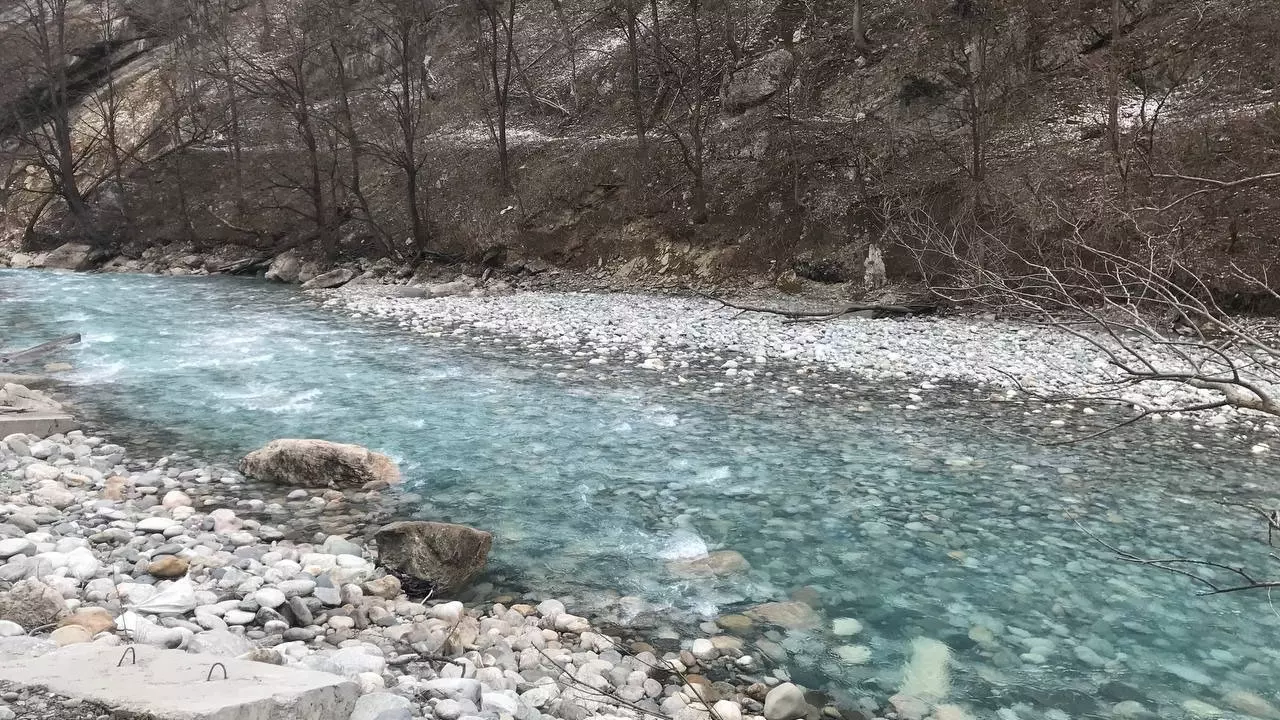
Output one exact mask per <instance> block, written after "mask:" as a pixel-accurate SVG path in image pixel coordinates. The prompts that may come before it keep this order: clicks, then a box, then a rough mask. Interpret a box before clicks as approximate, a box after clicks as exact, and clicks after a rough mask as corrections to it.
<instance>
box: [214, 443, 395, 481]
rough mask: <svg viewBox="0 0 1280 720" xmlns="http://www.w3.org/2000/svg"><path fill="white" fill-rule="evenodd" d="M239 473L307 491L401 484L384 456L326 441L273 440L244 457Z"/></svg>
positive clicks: (390, 461)
mask: <svg viewBox="0 0 1280 720" xmlns="http://www.w3.org/2000/svg"><path fill="white" fill-rule="evenodd" d="M240 472H242V473H244V474H245V475H247V476H249V477H252V478H257V479H259V480H265V481H267V482H273V483H276V484H279V485H292V486H295V487H309V488H321V487H328V488H337V489H342V488H359V487H361V486H363V485H364V484H365V483H370V482H375V481H381V482H385V483H388V484H390V483H396V482H399V481H400V470H399V468H397V467H396V464H395V462H393V461H392V460H391V458H389V457H387V456H386V455H383V454H382V453H376V452H373V451H372V450H369V449H368V448H364V447H360V446H359V445H349V444H346V443H335V442H329V441H328V440H298V439H281V440H272V441H271V442H269V443H267V444H266V445H264V446H263V447H261V448H258V449H257V450H254V451H253V452H251V453H249V454H248V455H245V456H244V459H243V460H241V461H240Z"/></svg>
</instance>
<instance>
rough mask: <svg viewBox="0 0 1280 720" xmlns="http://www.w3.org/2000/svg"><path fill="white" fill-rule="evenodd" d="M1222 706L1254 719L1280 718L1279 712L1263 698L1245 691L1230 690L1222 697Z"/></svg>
mask: <svg viewBox="0 0 1280 720" xmlns="http://www.w3.org/2000/svg"><path fill="white" fill-rule="evenodd" d="M1222 704H1224V705H1226V706H1227V707H1229V708H1232V709H1234V710H1239V711H1240V712H1242V713H1244V714H1246V715H1252V716H1253V717H1256V718H1271V719H1273V720H1274V719H1275V718H1280V712H1277V711H1276V708H1275V706H1273V705H1272V704H1271V703H1269V702H1267V700H1266V699H1265V698H1263V697H1262V696H1260V695H1257V694H1255V693H1251V692H1248V691H1246V690H1232V691H1230V692H1227V693H1226V694H1224V695H1223V696H1222Z"/></svg>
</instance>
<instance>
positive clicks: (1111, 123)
mask: <svg viewBox="0 0 1280 720" xmlns="http://www.w3.org/2000/svg"><path fill="white" fill-rule="evenodd" d="M1122 7H1123V5H1122V4H1121V0H1111V50H1110V60H1111V62H1110V67H1109V68H1108V69H1107V147H1108V150H1110V151H1111V160H1112V162H1113V163H1115V167H1116V170H1117V171H1121V169H1122V168H1121V160H1120V30H1121V27H1120V12H1121V8H1122Z"/></svg>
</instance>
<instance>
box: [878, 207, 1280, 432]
mask: <svg viewBox="0 0 1280 720" xmlns="http://www.w3.org/2000/svg"><path fill="white" fill-rule="evenodd" d="M1042 202H1043V204H1044V206H1045V207H1048V208H1050V209H1051V210H1050V211H1049V216H1048V217H1046V218H1044V221H1045V222H1046V224H1047V225H1049V224H1050V223H1051V225H1050V227H1051V229H1050V230H1049V231H1047V232H1045V233H1043V234H1042V235H1040V236H1038V237H1034V236H1033V237H1029V238H1027V237H1024V239H1022V240H1020V241H1019V242H1014V241H1012V240H1011V239H1010V238H1011V237H1015V236H1018V235H1019V233H1018V232H1017V230H1016V228H1017V227H1018V226H1017V224H1016V223H1015V221H1014V218H1015V214H1014V212H1013V211H1012V210H1010V209H1009V208H1008V207H1006V209H1005V212H1004V213H1003V214H1002V219H1003V222H1001V223H997V226H996V228H995V229H994V230H993V229H991V228H988V227H985V226H963V227H962V226H956V227H951V228H944V227H942V226H940V225H939V224H937V223H936V222H934V221H932V220H931V219H929V217H928V214H927V213H925V212H923V211H921V210H920V209H919V208H918V207H917V208H914V209H904V208H899V209H898V210H897V211H896V213H895V216H894V221H893V223H892V227H893V232H894V233H895V235H896V236H897V240H898V241H899V242H900V243H901V244H902V245H903V246H905V247H907V248H909V249H911V250H912V251H913V252H915V254H916V258H917V261H918V262H919V265H920V267H921V269H922V272H923V273H924V275H925V278H926V281H927V282H928V283H929V286H930V288H931V289H932V290H933V292H934V293H936V294H937V295H939V296H941V297H943V298H945V299H946V300H949V301H952V302H956V303H964V304H969V305H979V306H986V307H994V308H999V309H1002V310H1004V311H1008V312H1016V313H1018V314H1020V315H1021V316H1023V317H1025V318H1028V319H1031V320H1033V321H1035V322H1038V323H1040V324H1042V325H1044V326H1047V327H1051V328H1055V329H1057V330H1060V331H1062V332H1063V333H1065V334H1067V335H1069V336H1071V337H1074V338H1076V339H1077V340H1080V341H1082V342H1083V343H1084V344H1086V345H1087V346H1090V347H1092V348H1093V349H1094V350H1096V351H1097V352H1098V354H1099V357H1100V358H1101V359H1102V360H1103V361H1104V365H1105V368H1106V372H1104V373H1101V374H1100V375H1098V376H1082V377H1080V378H1079V386H1080V387H1085V388H1088V389H1087V390H1083V391H1071V392H1067V393H1046V392H1043V391H1040V390H1036V389H1033V388H1025V387H1023V386H1022V385H1021V383H1018V386H1019V388H1021V389H1023V390H1025V391H1027V392H1029V393H1030V394H1032V395H1035V396H1036V397H1039V398H1041V399H1044V400H1048V401H1064V400H1085V401H1093V402H1099V403H1112V404H1118V405H1122V406H1129V407H1133V408H1134V409H1135V410H1136V411H1137V412H1136V413H1135V414H1134V415H1132V416H1130V417H1129V418H1128V419H1126V420H1124V421H1122V422H1120V423H1118V424H1114V425H1109V426H1107V427H1103V428H1102V429H1099V430H1097V431H1094V432H1090V433H1089V434H1087V435H1085V436H1082V437H1073V438H1069V439H1068V440H1067V442H1073V441H1078V440H1081V439H1087V438H1092V437H1096V436H1098V435H1102V434H1105V433H1107V432H1110V431H1111V430H1114V429H1116V428H1118V427H1122V426H1125V425H1129V424H1131V423H1134V422H1136V421H1138V420H1141V419H1143V418H1146V417H1150V416H1152V415H1158V414H1167V413H1182V412H1194V411H1201V410H1213V409H1218V408H1225V407H1233V408H1237V409H1242V410H1250V411H1256V412H1261V413H1265V414H1268V415H1280V333H1278V332H1277V331H1276V328H1274V327H1269V326H1268V325H1267V324H1266V323H1258V322H1255V321H1252V320H1250V319H1248V318H1244V317H1240V316H1237V315H1234V314H1232V313H1230V312H1228V311H1226V310H1225V309H1224V308H1223V307H1222V306H1221V304H1220V303H1219V301H1218V299H1217V298H1218V294H1217V293H1216V292H1215V290H1214V287H1213V285H1211V283H1210V282H1209V280H1208V279H1207V278H1206V277H1205V276H1204V275H1203V274H1202V273H1201V272H1199V271H1198V270H1197V268H1195V267H1193V266H1192V265H1191V264H1189V263H1188V262H1187V260H1186V259H1185V258H1184V257H1182V256H1180V254H1179V253H1178V251H1177V249H1176V246H1175V245H1174V244H1173V242H1172V241H1171V238H1170V237H1169V236H1161V235H1156V234H1152V233H1151V232H1150V231H1149V230H1148V229H1147V228H1146V227H1145V226H1144V224H1143V223H1142V221H1141V219H1140V218H1138V217H1136V216H1134V215H1133V214H1131V213H1125V212H1121V211H1117V210H1116V209H1114V208H1104V210H1105V211H1106V212H1105V214H1094V215H1091V216H1085V217H1078V216H1075V215H1072V214H1070V213H1068V212H1066V211H1065V210H1063V209H1062V208H1061V207H1058V206H1057V205H1056V204H1055V203H1054V202H1053V201H1052V200H1048V199H1043V200H1042ZM1113 217H1121V218H1123V219H1124V220H1125V221H1126V222H1127V226H1126V227H1124V228H1121V230H1123V231H1124V234H1123V235H1122V236H1119V234H1118V233H1117V234H1116V235H1111V236H1107V235H1103V234H1101V233H1100V232H1099V229H1100V226H1101V225H1103V224H1104V223H1107V222H1109V221H1110V220H1111V219H1112V218H1113ZM1117 236H1119V237H1120V239H1119V240H1117ZM1108 237H1110V239H1111V244H1110V245H1104V244H1103V242H1102V241H1103V240H1105V239H1107V238H1108ZM979 248H980V251H979ZM1230 274H1231V276H1232V279H1233V280H1235V281H1237V282H1239V283H1241V284H1244V285H1247V286H1248V287H1251V288H1253V289H1255V290H1257V291H1259V292H1263V293H1267V294H1269V295H1271V296H1273V297H1276V298H1277V299H1280V295H1277V294H1276V291H1275V290H1273V289H1272V287H1273V286H1272V284H1271V283H1270V282H1269V281H1268V278H1266V277H1265V276H1256V275H1255V274H1253V273H1252V272H1250V271H1249V270H1248V269H1246V268H1242V267H1239V266H1233V267H1232V268H1231V270H1230ZM1015 382H1017V381H1016V380H1015ZM1148 385H1150V386H1154V387H1153V388H1152V391H1153V392H1151V393H1148V395H1153V396H1156V397H1159V396H1161V395H1162V394H1163V393H1161V392H1160V389H1161V388H1168V387H1173V386H1179V385H1181V386H1184V387H1187V388H1192V389H1195V390H1197V391H1202V392H1201V393H1199V394H1197V395H1195V396H1194V397H1192V398H1187V399H1176V398H1171V399H1170V401H1169V402H1166V403H1164V404H1151V403H1149V402H1147V401H1145V400H1143V399H1142V398H1141V397H1139V396H1136V395H1135V394H1133V393H1131V392H1130V391H1131V390H1133V389H1135V388H1139V387H1142V386H1148Z"/></svg>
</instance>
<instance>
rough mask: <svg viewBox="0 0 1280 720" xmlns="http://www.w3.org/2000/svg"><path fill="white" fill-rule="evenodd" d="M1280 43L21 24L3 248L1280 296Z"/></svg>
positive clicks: (1018, 24)
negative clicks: (1020, 281)
mask: <svg viewBox="0 0 1280 720" xmlns="http://www.w3.org/2000/svg"><path fill="white" fill-rule="evenodd" d="M1278 16H1280V9H1277V8H1276V6H1275V5H1274V3H1272V2H1270V0H1230V1H1219V0H1134V1H1130V2H1123V3H1122V2H1119V1H1118V0H1116V1H1113V0H1078V1H1077V2H1072V3H1054V2H1048V1H1047V0H958V1H957V2H951V1H949V0H922V1H918V2H917V1H911V2H908V1H906V0H860V1H855V0H845V1H843V2H835V1H831V0H816V1H812V2H802V1H800V0H775V1H771V2H757V1H756V0H716V1H715V2H706V1H705V0H695V1H694V2H691V3H669V2H657V1H656V0H655V1H654V2H640V0H612V2H608V3H605V4H588V3H581V2H579V1H578V0H507V1H506V2H499V1H498V0H467V2H463V3H459V4H444V3H439V4H437V3H434V2H431V1H429V0H362V1H361V2H357V3H348V2H338V1H337V0H236V1H235V2H232V1H231V0H181V1H179V2H158V1H155V2H137V1H128V0H120V1H119V2H116V3H112V2H111V1H110V0H108V2H107V3H105V4H101V5H91V4H88V3H84V2H81V1H80V0H19V2H18V3H17V4H16V6H15V7H14V8H11V9H10V10H8V11H6V12H5V14H4V15H3V16H2V18H0V23H2V26H0V48H3V52H0V57H2V58H3V61H2V62H3V63H4V64H5V66H6V67H5V68H3V69H4V70H5V72H4V73H2V74H0V76H3V77H4V83H5V84H4V85H3V86H0V111H2V114H0V134H2V135H4V138H3V143H2V147H3V151H0V152H3V154H2V155H0V170H4V171H5V177H6V181H5V185H4V190H3V192H4V197H3V200H4V208H5V218H4V226H5V229H6V232H7V236H8V238H9V243H10V244H11V245H13V246H15V247H16V246H18V245H22V246H23V247H26V248H28V249H40V248H44V247H50V246H53V245H56V244H59V243H61V242H64V241H66V240H67V239H70V238H77V239H81V240H84V241H87V242H89V243H91V244H93V245H96V246H99V247H102V248H104V256H106V255H110V254H112V253H124V254H126V255H129V256H134V257H136V256H140V255H141V253H142V252H143V251H144V250H145V249H146V248H147V247H148V246H151V245H156V244H168V243H182V244H183V247H184V248H186V247H193V248H197V249H208V248H212V247H218V246H225V245H228V244H234V245H242V246H245V247H247V248H252V249H254V250H259V251H262V252H264V253H275V252H279V251H282V250H284V249H286V248H289V247H295V246H296V247H301V248H303V249H304V250H305V251H306V252H307V253H311V254H314V255H316V256H317V257H321V258H330V259H337V258H340V257H343V256H352V255H365V256H392V257H393V258H395V259H397V260H398V261H405V262H411V263H412V262H415V261H418V260H420V259H424V258H447V259H458V258H461V259H466V260H469V261H473V262H487V263H489V264H492V265H496V266H502V265H504V264H506V265H511V263H512V259H513V258H540V259H543V260H546V261H550V262H552V263H558V264H564V265H567V266H578V267H594V266H600V267H604V268H612V269H618V268H625V269H626V270H627V271H628V272H666V273H673V274H692V275H700V276H705V277H721V276H726V275H738V274H744V273H768V274H770V275H776V274H777V273H780V272H782V271H784V270H787V269H789V268H795V269H797V270H798V271H799V272H800V274H801V275H805V276H809V277H813V278H815V279H819V280H827V281H844V280H855V281H857V283H861V281H862V280H863V278H864V264H865V263H866V260H867V257H868V252H869V250H870V249H871V248H874V250H871V255H872V262H871V265H872V266H875V265H876V260H877V259H878V258H880V257H881V256H883V257H884V259H885V264H886V266H887V269H888V273H889V276H890V278H891V279H911V278H917V277H920V276H921V275H922V274H923V275H924V276H926V278H927V279H930V280H931V281H937V279H938V278H940V277H945V276H947V275H948V274H949V273H953V272H954V271H955V268H956V266H957V258H958V259H959V264H960V265H961V266H963V265H964V264H965V263H968V262H973V261H974V260H975V258H976V259H977V260H978V262H980V263H989V262H991V259H992V258H993V257H1007V256H1010V255H1012V256H1016V257H1017V258H1019V260H1020V261H1027V260H1034V259H1035V258H1039V257H1061V256H1062V255H1063V254H1064V253H1067V252H1069V251H1072V248H1074V247H1075V246H1076V245H1077V244H1079V242H1080V241H1081V239H1082V238H1085V239H1087V240H1088V242H1089V243H1091V244H1092V245H1098V246H1102V247H1105V248H1107V249H1109V250H1115V251H1117V252H1120V253H1122V254H1125V255H1127V256H1140V255H1142V254H1144V253H1147V254H1153V255H1158V256H1159V257H1160V258H1162V259H1164V260H1170V261H1176V263H1178V264H1180V265H1182V266H1185V267H1189V268H1194V269H1195V270H1196V272H1197V273H1201V274H1203V275H1204V276H1206V277H1209V278H1210V280H1211V281H1212V282H1213V283H1214V284H1216V285H1220V286H1221V287H1222V288H1224V289H1230V286H1231V284H1232V283H1231V281H1230V278H1229V277H1228V276H1230V275H1232V274H1233V273H1232V271H1231V269H1232V268H1238V267H1248V268H1251V269H1253V270H1256V272H1257V273H1258V274H1265V273H1268V272H1273V271H1274V270H1276V269H1277V268H1276V267H1275V264H1276V253H1275V252H1274V250H1273V249H1272V243H1273V240H1272V238H1273V237H1274V235H1275V231H1276V229H1277V228H1278V227H1280V201H1277V200H1276V198H1275V192H1274V191H1275V189H1276V187H1277V186H1278V185H1280V183H1278V182H1277V176H1276V175H1275V173H1280V142H1278V141H1280V109H1278V105H1277V103H1278V101H1280V96H1277V94H1276V87H1275V83H1276V78H1277V77H1280V43H1277V42H1276V41H1275V40H1274V36H1275V35H1276V31H1277V30H1278V29H1280V17H1278ZM1082 262H1084V261H1082ZM872 269H873V270H874V269H875V268H874V267H873V268H872ZM875 274H876V273H874V272H873V273H871V275H875ZM872 281H873V282H878V279H876V278H872Z"/></svg>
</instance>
